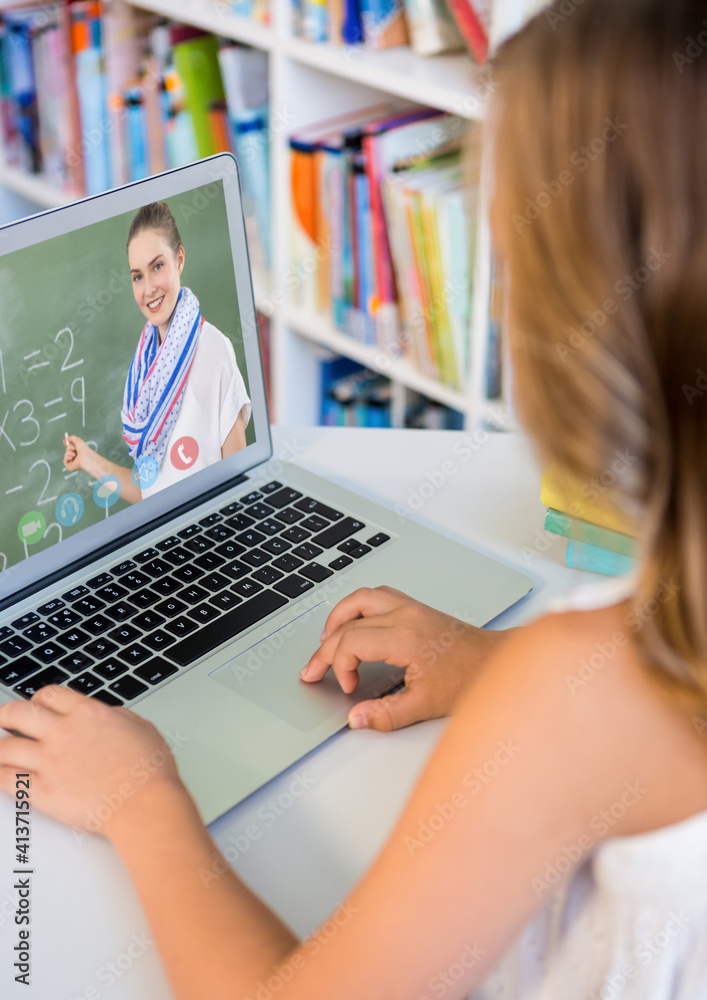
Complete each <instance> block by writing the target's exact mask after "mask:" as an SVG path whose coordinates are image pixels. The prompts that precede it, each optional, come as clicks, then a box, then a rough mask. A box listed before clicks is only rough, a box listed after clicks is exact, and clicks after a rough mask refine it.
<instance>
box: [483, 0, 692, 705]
mask: <svg viewBox="0 0 707 1000" xmlns="http://www.w3.org/2000/svg"><path fill="white" fill-rule="evenodd" d="M494 76H495V82H496V84H497V86H496V90H495V94H494V97H493V101H492V109H491V122H492V127H493V138H494V147H493V148H494V156H495V163H496V191H495V195H494V199H493V205H492V217H493V221H494V228H495V231H496V233H497V236H498V244H499V248H500V251H501V253H502V256H503V258H504V260H505V262H506V265H507V270H508V276H509V279H510V282H509V307H508V309H509V314H508V324H509V331H510V343H511V348H512V357H513V361H514V368H513V377H514V383H515V400H516V405H517V409H518V413H519V416H520V418H521V420H522V422H523V423H524V425H525V427H526V428H527V429H528V431H529V432H530V434H531V436H532V437H533V439H534V440H535V442H536V445H537V447H538V449H539V452H540V454H541V457H542V458H543V459H544V460H546V461H551V462H553V463H556V464H557V467H558V468H561V469H562V470H564V471H565V473H566V474H567V476H568V479H569V480H571V481H572V483H573V484H574V488H575V489H579V490H580V492H581V493H582V494H583V496H584V497H585V498H586V499H592V497H593V498H595V499H598V500H599V502H600V503H604V504H606V503H608V502H610V503H612V504H614V505H616V506H617V507H618V508H620V509H621V510H622V511H623V512H624V513H625V515H626V516H627V517H628V518H630V520H631V522H632V524H633V527H634V530H635V533H636V534H637V535H638V536H639V538H640V540H641V559H640V563H639V571H638V584H637V592H636V597H635V602H636V605H637V608H638V610H639V612H640V613H639V614H638V615H637V616H636V618H637V619H640V625H641V627H640V629H639V628H638V626H636V641H637V642H638V644H639V647H640V650H641V653H642V655H643V657H644V659H645V660H646V661H647V662H648V663H649V664H650V666H651V669H652V670H653V671H654V672H655V674H656V676H657V677H658V678H659V679H660V680H661V681H662V682H663V683H664V684H665V685H666V686H667V687H668V688H669V689H670V690H671V691H672V692H673V693H674V694H676V695H678V696H687V701H688V702H689V701H693V700H697V701H699V702H700V703H701V704H704V702H706V701H707V9H706V8H705V5H704V3H702V2H696V0H583V2H581V3H580V2H577V3H576V4H568V3H567V0H562V2H561V3H554V4H552V5H551V6H550V7H549V8H548V9H547V10H544V11H541V12H540V13H539V14H537V15H536V16H535V17H534V18H533V19H532V20H531V21H530V22H529V23H528V24H527V25H526V26H525V27H524V28H523V29H522V30H521V31H520V32H519V33H518V34H516V35H515V36H513V37H511V38H510V39H509V40H508V41H506V42H505V43H504V44H503V45H502V46H501V48H500V49H499V51H498V54H497V56H496V59H495V65H494ZM631 627H632V629H633V625H632V626H631Z"/></svg>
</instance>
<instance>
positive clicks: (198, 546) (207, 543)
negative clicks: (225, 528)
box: [185, 535, 215, 554]
mask: <svg viewBox="0 0 707 1000" xmlns="http://www.w3.org/2000/svg"><path fill="white" fill-rule="evenodd" d="M214 545H215V542H212V541H211V539H210V538H206V537H205V536H204V535H199V536H198V537H197V538H190V539H189V541H188V542H186V543H185V548H187V549H189V551H190V552H196V553H197V554H200V553H202V552H208V550H209V549H212V548H213V547H214Z"/></svg>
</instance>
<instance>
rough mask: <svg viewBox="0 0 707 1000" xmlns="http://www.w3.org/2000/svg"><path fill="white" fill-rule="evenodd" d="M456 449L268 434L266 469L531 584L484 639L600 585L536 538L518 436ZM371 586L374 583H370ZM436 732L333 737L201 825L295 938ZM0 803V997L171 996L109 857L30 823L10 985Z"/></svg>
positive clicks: (322, 431)
mask: <svg viewBox="0 0 707 1000" xmlns="http://www.w3.org/2000/svg"><path fill="white" fill-rule="evenodd" d="M462 437H463V435H462V433H461V432H450V431H399V430H364V429H357V428H350V429H349V428H345V429H340V428H321V427H312V428H309V427H308V428H284V427H275V428H273V438H274V457H275V458H276V459H277V458H278V457H279V458H285V459H288V460H294V461H297V462H300V463H302V464H303V465H305V466H306V467H307V468H309V469H311V470H312V471H313V472H316V473H318V474H320V475H324V476H327V477H328V478H331V479H333V480H336V481H338V482H341V483H342V484H343V485H345V486H350V487H352V488H354V489H358V490H359V491H361V492H364V493H366V494H367V495H369V496H370V497H371V498H372V499H374V500H378V501H380V502H383V503H387V504H389V505H395V504H400V505H403V506H404V507H406V508H408V509H410V507H411V506H412V505H418V506H419V500H424V502H423V503H422V505H421V506H419V509H418V510H417V511H416V512H415V513H413V512H412V511H411V512H410V516H414V517H415V518H417V519H418V521H419V522H420V523H424V524H427V525H429V526H432V527H436V528H439V529H441V530H442V531H444V532H446V533H448V534H450V535H452V536H455V537H458V538H460V539H463V540H466V541H468V542H470V543H471V544H472V545H474V546H475V547H476V548H477V549H479V550H480V551H483V552H486V553H488V554H491V555H495V556H497V557H499V558H500V559H502V560H504V561H506V562H507V563H509V564H511V565H513V566H516V567H517V568H520V569H522V570H524V571H525V572H526V573H528V575H530V576H532V577H533V579H534V580H535V584H536V586H535V590H534V591H533V593H532V594H531V595H530V596H529V597H528V598H526V599H525V600H524V601H523V602H521V604H520V605H518V606H517V607H515V608H513V609H511V610H510V611H508V612H506V613H505V614H504V615H502V616H501V617H500V618H499V619H497V620H496V621H495V622H494V626H493V627H497V628H502V627H506V626H508V625H515V624H520V623H521V622H524V621H527V620H528V619H529V618H533V617H535V616H537V615H538V614H539V613H540V612H541V611H542V610H543V609H544V608H545V606H546V604H547V602H548V601H549V600H550V598H552V597H554V596H556V595H558V594H560V593H563V592H565V591H566V590H567V589H568V588H569V587H571V586H573V585H575V584H577V583H580V582H582V581H584V580H590V579H593V580H596V577H594V576H593V575H592V574H588V573H580V572H578V571H574V570H568V569H566V568H565V567H564V565H563V562H564V550H565V542H564V541H563V540H561V539H558V538H556V537H555V536H551V535H548V534H546V533H545V532H544V531H543V518H544V508H543V507H542V505H541V503H540V472H539V469H538V467H537V465H536V464H535V462H534V460H533V459H532V457H531V455H530V449H529V447H528V444H527V442H526V441H525V439H524V438H522V437H520V436H517V435H492V436H490V437H488V439H486V436H485V435H483V434H482V435H477V436H476V438H474V439H472V441H471V442H470V443H471V445H472V448H471V449H469V451H468V455H467V456H466V457H463V456H464V452H463V451H462V449H461V448H460V446H459V444H458V442H459V439H460V438H462ZM455 444H456V445H457V450H454V446H455ZM450 461H451V462H452V464H453V468H454V471H453V472H452V471H450V470H451V468H452V466H450V465H449V464H446V465H444V468H445V469H446V470H447V478H446V481H445V482H444V483H442V485H439V486H435V487H434V489H431V488H430V487H425V488H424V489H423V490H422V491H421V493H422V495H421V493H420V487H421V485H422V484H423V483H429V482H431V481H434V482H436V483H437V484H439V483H440V482H441V478H440V475H439V474H438V475H434V473H436V472H437V473H439V472H440V470H441V469H442V467H443V463H445V462H446V463H449V462H450ZM428 473H429V474H430V475H429V476H428V475H427V474H428ZM412 491H415V493H417V496H418V498H419V500H418V501H416V500H415V498H414V496H413V494H412ZM382 583H385V580H378V579H372V580H371V585H372V586H376V585H378V584H382ZM443 726H444V722H441V721H435V722H427V723H422V724H419V725H417V726H413V727H410V728H408V729H404V730H402V731H400V732H397V733H392V734H381V733H375V732H370V731H363V732H360V731H359V732H352V731H350V730H344V731H343V732H341V733H339V734H338V735H337V736H334V737H333V738H332V739H330V740H329V741H328V742H327V743H326V744H324V745H323V746H322V747H320V748H319V749H318V750H316V751H315V752H314V753H312V754H310V755H309V756H308V757H307V758H305V760H303V761H300V762H299V764H297V765H296V766H295V767H293V768H291V769H290V770H289V771H287V772H285V773H284V774H282V775H280V776H279V777H278V778H276V779H275V780H274V781H272V782H270V784H268V785H267V786H266V787H265V788H263V789H261V790H260V792H258V793H257V794H256V795H253V796H252V797H251V798H250V799H249V800H247V801H246V802H244V803H242V804H241V805H239V806H236V807H235V808H234V809H232V810H231V811H230V812H228V813H227V814H226V815H224V816H222V817H221V818H220V819H218V820H217V821H216V822H215V823H213V824H212V825H211V832H212V834H213V836H214V839H215V840H216V842H217V843H218V845H219V847H220V848H221V850H225V851H227V856H228V855H230V857H231V858H232V859H233V860H232V866H233V867H234V869H235V870H236V871H237V872H238V874H239V875H240V876H241V877H242V878H243V879H244V880H245V881H246V882H247V883H248V884H249V885H250V886H251V887H252V888H253V889H254V890H255V891H256V892H258V893H259V894H260V895H261V896H262V897H264V899H265V900H266V901H267V902H268V904H269V905H270V906H272V907H273V909H274V910H275V911H276V912H277V913H278V914H279V915H280V916H281V917H282V918H283V919H284V920H285V921H286V922H287V923H288V924H289V925H290V926H291V927H292V928H293V930H294V931H295V932H297V933H298V934H300V935H304V934H306V933H308V932H309V931H311V930H312V929H313V928H315V927H316V926H317V925H318V924H319V923H320V922H321V921H322V920H324V919H325V917H326V916H327V914H328V913H329V912H330V911H331V910H333V909H334V907H335V906H336V904H337V903H338V902H339V901H340V900H341V899H342V898H343V897H344V896H345V895H346V893H347V892H348V891H349V889H350V888H351V887H352V885H354V884H355V882H356V881H357V879H358V878H359V877H360V876H361V874H362V873H363V872H364V870H365V869H366V868H367V866H368V865H369V864H370V862H371V861H372V860H373V858H374V857H375V855H376V853H377V852H378V850H379V849H380V847H381V846H382V844H383V843H384V841H385V838H386V836H387V834H388V831H389V830H390V828H391V826H392V824H393V823H394V821H395V818H396V816H397V815H398V813H399V811H400V809H401V808H402V806H403V804H404V802H405V800H406V798H407V796H408V794H409V791H410V789H411V788H412V786H413V785H414V782H415V779H416V777H417V775H418V774H419V772H420V771H421V769H422V768H423V766H424V764H425V762H426V760H427V758H428V756H429V755H430V753H431V751H432V749H433V748H434V745H435V742H436V740H437V739H438V738H439V735H440V733H441V732H442V729H443ZM296 775H301V776H303V777H304V779H305V781H304V782H303V783H304V784H306V785H307V786H308V787H307V790H306V792H305V793H304V794H302V795H301V796H299V797H297V798H293V797H292V796H290V795H289V793H288V791H287V789H288V786H289V785H290V784H291V782H292V781H293V779H294V778H295V776H296ZM11 805H12V803H11V800H10V799H9V798H8V797H7V796H5V795H2V796H0V996H2V997H3V998H5V1000H16V998H20V997H21V998H23V1000H24V998H26V997H31V998H32V1000H79V998H82V1000H98V998H99V997H100V998H108V1000H171V998H172V993H171V991H170V989H169V987H168V985H167V981H166V978H165V975H164V972H163V969H162V966H161V963H160V959H159V956H158V954H157V951H156V949H155V946H154V943H152V942H151V939H150V935H149V931H148V928H147V923H146V921H145V918H144V916H143V914H142V911H141V909H140V907H139V905H138V902H137V898H136V896H135V894H134V892H133V889H132V886H131V884H130V882H129V881H128V877H127V874H126V872H125V869H124V868H123V866H122V864H121V862H120V860H119V858H118V856H117V855H116V854H115V853H114V851H113V850H112V848H111V847H110V846H109V845H108V844H107V842H106V841H104V840H103V839H101V838H98V837H90V836H88V837H86V838H85V839H84V840H83V842H82V843H78V842H77V839H76V837H75V835H74V833H73V832H72V831H71V830H70V829H69V828H67V827H64V826H62V825H60V824H58V823H55V822H53V821H52V820H49V819H47V818H46V817H44V816H43V815H42V814H41V813H39V812H36V811H35V812H34V813H33V816H32V828H33V836H32V861H33V868H34V872H35V874H34V877H33V898H32V907H33V909H32V925H31V942H32V952H33V960H32V971H33V983H32V986H31V987H30V989H27V988H26V987H24V986H21V985H19V984H16V983H15V982H14V971H13V969H12V963H13V961H14V960H15V959H14V957H13V953H12V947H13V945H14V944H15V943H16V942H17V928H16V927H15V925H14V916H13V914H14V911H15V907H16V893H15V892H14V891H13V889H12V886H13V882H14V876H13V875H12V874H11V870H12V868H13V867H15V866H14V863H13V851H12V845H13V843H14V836H13V834H14V811H13V810H12V809H11ZM249 827H255V828H256V829H257V836H251V838H250V839H249V838H247V837H245V836H244V831H245V830H246V829H248V828H249ZM251 834H253V830H251ZM239 848H240V850H239ZM235 851H238V854H237V855H236V853H234V852H235ZM111 970H112V971H111Z"/></svg>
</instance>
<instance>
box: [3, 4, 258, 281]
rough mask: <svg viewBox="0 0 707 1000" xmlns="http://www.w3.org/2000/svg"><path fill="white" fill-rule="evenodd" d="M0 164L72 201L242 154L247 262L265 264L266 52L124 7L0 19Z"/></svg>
mask: <svg viewBox="0 0 707 1000" xmlns="http://www.w3.org/2000/svg"><path fill="white" fill-rule="evenodd" d="M0 79H1V80H2V81H3V86H2V88H1V89H0V127H1V128H2V132H3V145H4V149H5V157H6V162H7V164H8V165H9V166H16V167H19V168H21V169H23V170H26V171H29V172H32V173H37V174H42V175H44V177H45V178H46V179H47V180H48V181H49V182H50V183H51V184H52V185H53V186H55V187H57V188H58V189H60V190H62V191H64V192H66V194H67V195H69V196H76V197H81V196H83V195H84V194H97V193H98V192H100V191H104V190H106V189H107V188H110V187H115V186H117V185H120V184H124V183H127V182H128V181H134V180H140V179H141V178H142V177H146V176H148V175H150V174H153V173H157V172H159V171H161V170H165V169H168V168H171V167H179V166H182V165H183V164H185V163H189V162H191V161H193V160H195V159H198V158H199V157H203V156H209V155H211V154H212V153H217V152H222V151H232V152H234V153H235V155H236V158H237V159H238V160H239V165H240V167H241V179H242V186H243V191H244V208H245V211H246V225H247V227H248V237H249V242H250V247H251V256H252V258H253V261H254V264H255V266H256V267H259V268H260V269H262V270H267V269H268V268H269V263H270V192H269V176H270V170H269V134H270V130H269V126H268V91H267V55H266V54H265V53H264V52H262V51H259V50H255V49H248V48H246V47H244V46H240V45H236V44H234V43H219V41H218V40H217V39H216V38H215V37H214V36H212V35H207V34H204V33H203V32H200V31H198V30H197V29H194V28H191V27H185V26H183V25H178V24H172V23H170V22H167V21H165V20H164V19H163V18H157V17H155V16H154V15H152V14H148V13H144V12H141V11H139V10H137V8H133V7H130V6H129V5H128V4H125V3H122V2H114V3H110V4H106V5H105V6H104V5H101V4H100V3H98V2H95V0H78V2H72V3H68V2H67V0H62V2H57V3H53V4H51V5H49V6H43V7H40V6H38V5H36V6H35V5H28V6H21V7H13V8H8V9H5V10H4V11H3V12H2V13H1V14H0Z"/></svg>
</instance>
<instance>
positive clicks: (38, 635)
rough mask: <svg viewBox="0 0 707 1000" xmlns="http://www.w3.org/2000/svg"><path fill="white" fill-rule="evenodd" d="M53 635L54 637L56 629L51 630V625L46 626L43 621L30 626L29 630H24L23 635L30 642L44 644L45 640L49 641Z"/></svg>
mask: <svg viewBox="0 0 707 1000" xmlns="http://www.w3.org/2000/svg"><path fill="white" fill-rule="evenodd" d="M54 635H56V629H55V628H52V627H51V625H47V623H46V622H43V621H39V622H37V624H36V625H32V626H30V628H28V629H26V631H25V633H24V636H25V639H29V641H30V642H45V641H46V640H47V639H51V638H52V636H54Z"/></svg>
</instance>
